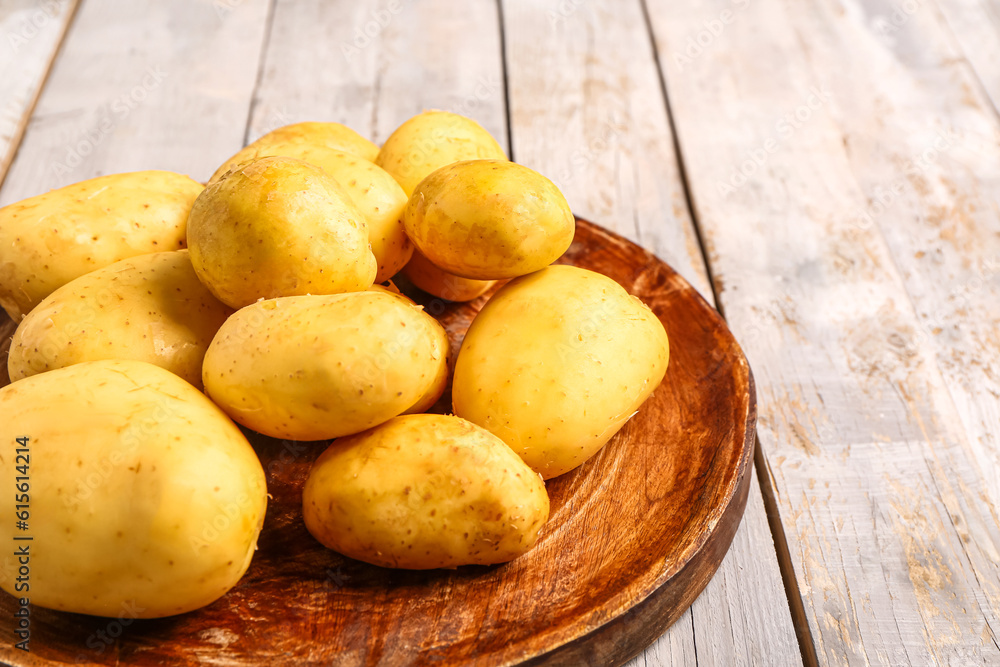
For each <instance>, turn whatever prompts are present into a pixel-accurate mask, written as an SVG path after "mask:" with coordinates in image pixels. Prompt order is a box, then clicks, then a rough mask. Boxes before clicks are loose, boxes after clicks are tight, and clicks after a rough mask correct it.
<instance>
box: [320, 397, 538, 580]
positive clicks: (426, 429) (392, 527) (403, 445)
mask: <svg viewBox="0 0 1000 667" xmlns="http://www.w3.org/2000/svg"><path fill="white" fill-rule="evenodd" d="M302 515H303V517H304V518H305V522H306V528H308V529H309V532H310V533H312V535H313V537H315V538H316V539H317V540H319V541H320V542H322V543H323V545H325V546H327V547H329V548H331V549H334V550H336V551H339V552H340V553H342V554H344V555H345V556H349V557H350V558H355V559H357V560H361V561H364V562H366V563H371V564H373V565H380V566H383V567H398V568H405V569H410V570H428V569H432V568H438V567H457V566H459V565H470V564H478V565H491V564H494V563H504V562H506V561H509V560H513V559H514V558H517V557H518V556H520V555H521V554H523V553H525V552H526V551H528V550H529V549H531V547H532V546H534V544H535V542H536V540H537V539H538V532H539V530H541V528H542V526H543V525H544V524H545V521H546V520H547V519H548V515H549V498H548V495H547V494H546V492H545V485H544V484H543V483H542V480H541V479H540V478H539V476H538V475H536V474H535V473H533V472H532V471H531V470H530V469H529V468H528V467H527V466H526V465H524V463H523V462H522V461H521V460H520V459H519V458H518V457H517V455H516V454H514V452H512V451H511V450H510V448H509V447H507V445H505V444H504V443H503V442H501V441H500V440H499V439H498V438H496V437H495V436H493V435H491V434H490V433H489V432H487V431H485V430H483V429H481V428H479V427H477V426H475V425H473V424H470V423H469V422H467V421H465V420H463V419H458V418H457V417H452V416H447V415H407V416H403V417H396V418H395V419H392V420H390V421H388V422H386V423H385V424H382V425H381V426H379V427H377V428H374V429H372V430H370V431H365V432H364V433H360V434H358V435H355V436H353V437H350V438H344V439H342V440H337V441H336V442H334V443H333V444H332V445H331V446H330V448H329V449H327V450H326V451H325V452H323V454H321V455H320V457H319V459H317V460H316V463H315V464H313V468H312V471H311V472H310V473H309V479H308V480H306V485H305V489H304V490H303V493H302Z"/></svg>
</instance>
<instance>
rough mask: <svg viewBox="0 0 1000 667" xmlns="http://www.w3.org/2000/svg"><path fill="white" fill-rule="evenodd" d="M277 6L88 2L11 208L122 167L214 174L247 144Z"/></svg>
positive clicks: (6, 193)
mask: <svg viewBox="0 0 1000 667" xmlns="http://www.w3.org/2000/svg"><path fill="white" fill-rule="evenodd" d="M267 8H268V3H267V0H242V1H237V0H216V1H215V2H203V1H199V0H179V1H178V2H170V3H159V2H152V1H142V2H136V1H134V0H91V1H88V2H86V3H85V4H84V5H83V6H82V7H81V8H80V10H79V12H78V13H77V16H76V19H75V22H74V29H73V31H72V33H71V34H70V35H68V37H67V39H66V41H65V44H64V45H63V47H62V50H61V53H60V56H59V58H58V59H57V60H56V62H55V64H54V66H53V68H52V72H51V74H50V76H49V82H48V84H47V86H46V88H45V91H44V92H43V94H42V95H41V97H40V98H39V101H38V104H37V106H36V108H35V112H34V114H33V116H32V118H31V121H30V123H29V126H28V130H27V132H26V134H25V137H24V141H23V142H22V146H21V149H20V151H19V152H18V155H17V158H16V159H15V160H14V163H13V164H12V166H11V169H10V171H9V173H8V175H7V180H6V182H5V183H4V185H3V188H2V189H0V205H2V204H7V203H10V202H12V201H17V200H18V199H23V198H24V197H28V196H31V195H35V194H39V193H41V192H45V191H46V190H48V189H51V188H55V187H61V186H63V185H67V184H69V183H73V182H76V181H80V180H84V179H86V178H92V177H94V176H98V175H101V174H107V173H113V172H119V171H134V170H140V169H168V170H173V171H178V172H181V173H185V174H190V175H191V176H193V177H194V178H197V179H199V180H204V179H207V178H208V176H210V175H211V173H212V171H213V169H214V168H215V167H216V166H218V164H220V163H221V162H222V161H223V160H224V159H225V158H226V157H228V156H229V155H231V154H232V153H234V152H236V150H238V149H239V147H240V146H241V145H242V142H243V134H244V129H245V119H246V117H247V110H248V107H249V104H250V99H251V94H252V90H253V86H254V83H255V80H256V76H257V63H258V60H259V55H260V50H261V45H262V43H263V38H264V24H265V20H266V14H267Z"/></svg>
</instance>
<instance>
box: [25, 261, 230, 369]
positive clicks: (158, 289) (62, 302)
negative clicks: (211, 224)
mask: <svg viewBox="0 0 1000 667" xmlns="http://www.w3.org/2000/svg"><path fill="white" fill-rule="evenodd" d="M232 312H233V311H232V310H231V309H230V308H229V307H228V306H226V305H225V304H223V303H222V302H220V301H219V300H218V299H216V298H215V297H214V296H212V294H211V292H209V291H208V289H207V288H206V287H205V286H204V285H202V284H201V282H200V281H199V280H198V276H196V275H195V273H194V269H193V268H192V267H191V260H190V259H189V258H188V251H187V250H174V251H171V252H156V253H151V254H148V255H138V256H136V257H130V258H128V259H123V260H121V261H119V262H115V263H114V264H111V265H110V266H106V267H104V268H102V269H98V270H97V271H92V272H91V273H88V274H85V275H82V276H80V277H79V278H77V279H75V280H72V281H70V282H68V283H66V284H65V285H63V286H62V287H60V288H59V289H57V290H56V291H55V292H53V293H52V294H50V295H48V296H47V297H45V299H44V300H43V301H42V302H41V303H40V304H38V305H37V306H36V307H35V308H34V309H33V310H32V311H31V312H30V313H28V316H27V317H25V318H24V320H22V321H21V324H20V325H18V327H17V331H15V332H14V339H13V341H12V342H11V345H10V356H9V357H8V359H7V371H8V373H9V374H10V379H11V380H20V379H21V378H25V377H28V376H29V375H35V374H37V373H42V372H44V371H49V370H52V369H55V368H62V367H64V366H70V365H72V364H77V363H80V362H82V361H96V360H98V359H135V360H138V361H147V362H149V363H152V364H156V365H157V366H160V367H161V368H165V369H167V370H168V371H170V372H172V373H176V374H177V375H179V376H180V377H182V378H184V379H185V380H187V381H188V382H190V383H191V384H193V385H195V386H196V387H198V388H200V387H201V360H202V357H204V356H205V350H206V349H208V344H209V343H211V342H212V337H213V336H214V335H215V332H216V331H218V329H219V327H220V326H222V323H223V322H225V321H226V318H227V317H228V316H229V315H230V314H232Z"/></svg>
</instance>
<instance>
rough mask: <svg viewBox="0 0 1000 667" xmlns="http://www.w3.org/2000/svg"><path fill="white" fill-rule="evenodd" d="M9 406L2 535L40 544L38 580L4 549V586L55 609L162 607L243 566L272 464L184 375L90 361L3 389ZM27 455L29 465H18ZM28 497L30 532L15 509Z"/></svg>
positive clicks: (167, 610)
mask: <svg viewBox="0 0 1000 667" xmlns="http://www.w3.org/2000/svg"><path fill="white" fill-rule="evenodd" d="M0 414H2V415H3V419H0V442H4V443H6V445H5V448H6V451H5V452H4V454H3V456H2V457H0V484H2V485H3V486H4V488H7V489H10V492H9V493H3V494H0V513H2V514H3V515H4V516H7V517H11V519H10V520H9V521H3V522H0V540H3V543H4V544H7V545H22V544H23V545H25V546H28V545H30V550H31V551H30V559H31V562H30V570H31V574H30V579H31V581H30V586H31V589H30V593H25V592H23V591H24V589H23V588H18V586H19V583H18V576H19V574H18V567H19V564H18V562H17V559H16V558H2V559H0V588H2V589H3V590H5V591H7V592H8V593H10V594H12V595H14V596H15V597H20V596H26V595H27V596H29V597H30V598H31V604H33V605H36V606H39V607H46V608H48V609H56V610H59V611H68V612H74V613H77V614H93V615H97V616H109V617H114V616H118V615H119V614H121V613H122V611H123V609H128V610H129V613H130V615H132V616H134V617H137V618H159V617H162V616H172V615H174V614H182V613H184V612H187V611H191V610H193V609H198V608H199V607H204V606H205V605H208V604H211V603H212V602H214V601H215V600H217V599H219V598H220V597H222V596H223V595H224V594H225V593H226V591H228V590H229V589H231V588H232V587H233V586H235V585H236V582H238V581H239V579H240V577H242V576H243V573H244V572H246V570H247V567H248V566H249V565H250V559H251V558H252V557H253V553H254V550H255V549H256V546H257V536H258V535H259V534H260V529H261V526H262V524H263V522H264V513H265V510H266V508H267V488H266V485H265V479H264V470H263V469H262V468H261V465H260V461H259V460H258V459H257V455H256V453H255V452H254V450H253V449H252V448H251V447H250V443H249V442H247V440H246V438H245V437H244V436H243V434H242V433H241V432H240V430H239V429H238V428H237V427H236V425H235V424H233V423H232V422H231V421H230V420H229V419H228V418H227V417H226V416H225V415H224V414H223V413H222V411H221V410H219V408H217V407H216V406H215V405H213V404H212V402H211V401H210V400H208V399H207V398H205V396H204V395H203V394H202V393H201V392H199V391H198V390H197V389H195V388H194V387H192V386H191V385H190V384H188V383H187V382H184V380H181V379H180V378H179V377H177V376H176V375H174V374H173V373H169V372H167V371H165V370H163V369H162V368H159V367H158V366H153V365H152V364H147V363H145V362H142V361H131V360H129V361H121V360H103V361H88V362H84V363H80V364H76V365H73V366H68V367H66V368H60V369H57V370H54V371H50V372H48V373H41V374H40V375H35V376H33V377H29V378H26V379H24V380H21V381H20V382H15V383H14V384H11V385H8V386H6V387H4V388H3V389H0ZM19 439H20V440H19ZM15 447H18V448H21V449H24V450H25V451H20V449H18V450H17V451H16V452H15ZM16 454H21V456H20V457H18V456H16ZM29 464H30V474H28V473H25V472H23V470H24V469H23V468H22V470H20V471H19V470H18V469H17V466H25V467H28V466H29ZM26 475H27V476H29V477H30V480H29V481H27V482H25V481H24V477H25V476H26ZM15 490H17V493H15ZM22 494H23V496H22ZM29 500H30V505H31V507H30V514H31V516H30V518H29V519H28V523H29V525H30V533H24V532H21V531H19V530H17V529H16V527H15V522H14V518H13V517H14V516H15V510H23V504H27V503H29ZM17 504H22V506H21V507H20V508H18V507H17ZM26 534H30V535H31V537H32V540H31V541H30V542H19V541H15V538H16V537H17V536H24V535H26ZM14 548H15V547H13V546H11V547H10V550H11V552H13V551H14ZM22 581H23V580H22Z"/></svg>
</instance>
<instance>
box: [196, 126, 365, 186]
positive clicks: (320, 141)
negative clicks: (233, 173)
mask: <svg viewBox="0 0 1000 667" xmlns="http://www.w3.org/2000/svg"><path fill="white" fill-rule="evenodd" d="M288 143H299V144H309V145H312V146H321V147H324V148H332V149H334V150H338V151H344V152H345V153H350V154H352V155H357V156H358V157H360V158H364V159H365V160H368V161H370V162H374V161H375V156H377V155H378V146H376V145H375V144H373V143H372V142H370V141H369V140H368V139H365V138H364V137H362V136H361V135H360V134H358V133H357V132H355V131H354V130H352V129H351V128H349V127H347V126H346V125H341V124H340V123H317V122H307V123H292V124H291V125H285V126H284V127H279V128H278V129H276V130H272V131H270V132H268V133H267V134H265V135H264V136H262V137H261V138H260V139H258V140H257V141H254V142H253V143H252V144H250V145H249V146H247V147H246V148H245V149H244V150H248V149H254V150H256V149H261V148H265V147H267V146H270V145H272V144H288ZM242 153H243V151H240V152H239V153H237V154H236V155H234V156H233V157H231V158H229V159H228V160H226V162H225V163H224V164H223V165H222V166H221V167H219V168H218V169H217V170H216V172H215V174H214V175H213V176H212V179H211V180H212V181H216V180H218V178H219V177H220V176H222V174H223V173H225V172H226V171H228V170H229V169H231V168H232V167H235V166H237V165H238V164H240V163H241V162H243V161H244V160H243V159H241V154H242Z"/></svg>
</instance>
